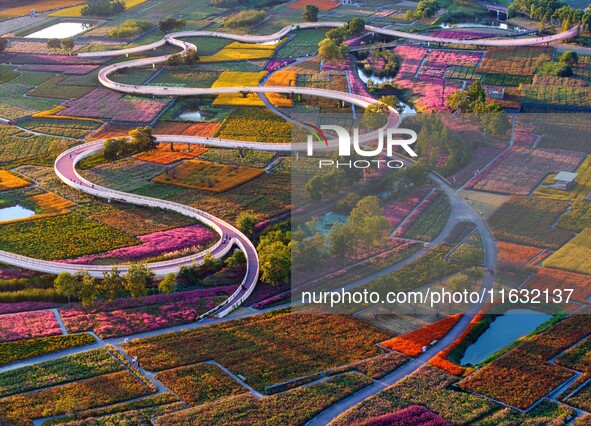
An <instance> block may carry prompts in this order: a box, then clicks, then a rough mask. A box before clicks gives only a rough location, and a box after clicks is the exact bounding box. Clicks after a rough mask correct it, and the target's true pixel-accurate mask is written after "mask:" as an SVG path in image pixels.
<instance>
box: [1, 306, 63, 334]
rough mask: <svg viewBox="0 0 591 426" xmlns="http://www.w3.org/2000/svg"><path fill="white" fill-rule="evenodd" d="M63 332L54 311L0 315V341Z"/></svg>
mask: <svg viewBox="0 0 591 426" xmlns="http://www.w3.org/2000/svg"><path fill="white" fill-rule="evenodd" d="M56 334H62V331H61V329H60V326H59V324H58V323H57V319H56V318H55V315H54V313H53V311H37V312H23V313H18V314H8V315H0V342H9V341H13V340H22V339H31V338H34V337H43V336H53V335H56Z"/></svg>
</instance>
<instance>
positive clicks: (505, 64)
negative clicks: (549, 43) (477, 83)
mask: <svg viewBox="0 0 591 426" xmlns="http://www.w3.org/2000/svg"><path fill="white" fill-rule="evenodd" d="M552 50H553V49H552V48H551V47H531V46H530V47H528V46H520V47H493V48H490V49H487V51H486V56H485V57H484V59H483V61H482V63H481V64H480V66H479V67H478V69H477V71H478V72H480V73H490V74H517V75H533V74H534V73H535V71H536V68H537V67H538V64H539V63H540V62H542V63H543V62H549V61H550V60H551V59H552Z"/></svg>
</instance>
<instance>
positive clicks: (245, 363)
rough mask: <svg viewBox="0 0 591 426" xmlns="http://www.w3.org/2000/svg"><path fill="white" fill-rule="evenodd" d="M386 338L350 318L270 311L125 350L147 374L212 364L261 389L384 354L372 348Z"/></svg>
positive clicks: (150, 340)
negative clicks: (213, 362) (174, 368)
mask: <svg viewBox="0 0 591 426" xmlns="http://www.w3.org/2000/svg"><path fill="white" fill-rule="evenodd" d="M320 335H322V336H323V337H322V339H320V338H318V336H320ZM387 337H389V336H388V334H387V333H386V332H384V331H382V330H379V329H377V328H375V327H373V326H370V325H368V324H367V323H365V322H363V321H360V320H358V319H355V318H353V317H349V316H340V315H291V314H287V313H285V312H274V313H270V314H266V315H256V316H253V317H250V318H244V319H239V320H236V321H232V322H228V323H220V324H216V325H213V326H208V327H202V328H199V329H195V330H191V331H188V332H184V333H171V334H166V335H163V336H158V337H154V338H148V339H141V340H135V341H132V342H130V343H129V344H127V345H125V349H126V351H127V352H128V353H129V354H130V355H132V356H136V355H137V356H138V357H139V358H140V359H142V361H143V365H144V367H145V368H148V369H149V370H151V371H159V370H164V369H167V368H172V367H176V366H182V365H188V364H194V363H198V362H202V361H207V360H210V359H215V360H216V361H218V362H219V363H220V364H222V365H223V366H224V367H226V368H228V369H230V371H232V372H233V373H234V374H242V375H244V376H245V377H246V378H247V382H248V383H249V384H250V385H251V386H253V387H254V388H256V389H261V390H262V389H265V388H266V387H267V386H271V385H274V384H277V383H283V382H286V381H288V380H292V379H295V378H298V377H303V376H307V375H309V374H312V373H315V372H318V371H322V370H326V369H328V368H333V367H336V366H340V365H344V364H348V363H350V362H355V361H359V360H362V359H365V358H368V357H372V356H375V355H378V354H380V353H383V352H382V350H381V349H379V348H378V347H377V346H375V343H377V342H379V341H383V340H384V339H385V338H387ZM222 346H223V347H225V348H227V350H224V351H220V350H219V348H220V347H222Z"/></svg>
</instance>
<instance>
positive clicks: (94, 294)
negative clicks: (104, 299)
mask: <svg viewBox="0 0 591 426" xmlns="http://www.w3.org/2000/svg"><path fill="white" fill-rule="evenodd" d="M77 275H78V277H77V278H78V281H79V287H80V290H79V292H78V293H79V297H80V302H81V303H82V306H90V305H92V304H93V303H94V302H95V301H96V300H97V299H98V297H99V295H100V293H101V286H100V285H99V283H98V282H97V280H95V279H94V278H92V277H91V276H90V274H89V273H88V271H82V272H80V273H78V274H77Z"/></svg>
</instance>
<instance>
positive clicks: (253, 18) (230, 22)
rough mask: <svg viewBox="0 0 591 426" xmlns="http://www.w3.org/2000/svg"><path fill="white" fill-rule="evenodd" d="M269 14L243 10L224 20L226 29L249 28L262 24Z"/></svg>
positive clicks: (260, 11)
mask: <svg viewBox="0 0 591 426" xmlns="http://www.w3.org/2000/svg"><path fill="white" fill-rule="evenodd" d="M266 17H267V14H266V13H265V12H264V11H262V10H241V11H240V12H237V13H234V14H233V15H230V16H228V17H227V18H226V19H224V26H225V27H226V28H239V27H248V26H251V25H254V24H258V23H260V22H262V21H263V20H264V19H265V18H266Z"/></svg>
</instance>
